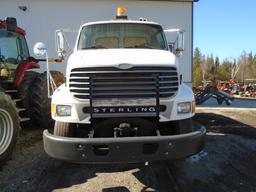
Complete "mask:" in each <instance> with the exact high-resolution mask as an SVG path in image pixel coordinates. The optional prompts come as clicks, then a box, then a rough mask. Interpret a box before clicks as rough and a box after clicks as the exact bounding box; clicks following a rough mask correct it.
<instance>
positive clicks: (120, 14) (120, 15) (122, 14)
mask: <svg viewBox="0 0 256 192" xmlns="http://www.w3.org/2000/svg"><path fill="white" fill-rule="evenodd" d="M116 19H128V17H127V14H126V8H125V7H118V8H117V14H116Z"/></svg>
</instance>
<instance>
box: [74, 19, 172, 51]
mask: <svg viewBox="0 0 256 192" xmlns="http://www.w3.org/2000/svg"><path fill="white" fill-rule="evenodd" d="M111 48H112V49H113V48H146V49H163V50H167V47H166V41H165V38H164V35H163V30H162V28H161V27H160V26H158V25H150V24H140V23H107V24H95V25H89V26H85V27H84V28H83V29H82V31H81V33H80V37H79V42H78V50H82V49H111Z"/></svg>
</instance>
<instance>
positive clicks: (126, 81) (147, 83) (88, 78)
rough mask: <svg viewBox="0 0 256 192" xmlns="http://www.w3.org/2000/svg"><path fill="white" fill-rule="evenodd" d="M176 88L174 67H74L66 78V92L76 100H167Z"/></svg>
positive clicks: (176, 75)
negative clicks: (67, 85) (154, 98)
mask: <svg viewBox="0 0 256 192" xmlns="http://www.w3.org/2000/svg"><path fill="white" fill-rule="evenodd" d="M178 86H179V80H178V74H177V70H176V68H174V67H162V68H159V67H157V68H156V67H151V68H149V67H147V68H146V67H134V68H132V69H127V70H121V69H117V68H75V69H72V71H71V74H70V79H69V89H70V92H71V93H72V94H73V96H74V97H76V98H79V99H90V98H152V97H155V96H156V95H159V96H160V98H161V97H171V96H173V95H174V94H175V93H176V92H177V91H178ZM158 90H159V93H158Z"/></svg>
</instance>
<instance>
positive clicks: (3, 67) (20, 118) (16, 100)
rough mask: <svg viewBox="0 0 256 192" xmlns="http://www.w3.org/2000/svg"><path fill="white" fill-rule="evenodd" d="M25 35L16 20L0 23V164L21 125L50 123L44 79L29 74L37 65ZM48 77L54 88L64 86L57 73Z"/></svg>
mask: <svg viewBox="0 0 256 192" xmlns="http://www.w3.org/2000/svg"><path fill="white" fill-rule="evenodd" d="M25 35H26V32H25V30H23V29H21V28H20V27H18V26H17V21H16V19H15V18H7V19H6V20H0V164H1V162H3V161H4V160H6V159H7V158H8V157H9V155H10V154H11V151H12V149H13V147H14V143H15V140H16V137H17V133H18V129H19V123H20V122H25V121H29V120H33V121H34V122H37V123H38V124H39V125H42V126H48V125H50V124H51V123H52V122H53V120H52V119H51V114H50V99H49V98H48V95H47V77H46V76H47V75H46V73H42V74H40V73H38V72H35V71H32V69H36V68H40V65H39V61H38V60H37V59H35V58H33V57H31V56H30V54H29V50H28V46H27V42H26V38H25ZM51 75H52V77H53V79H54V81H55V84H56V85H57V86H58V85H60V84H62V83H63V82H64V76H63V75H62V74H61V73H60V72H57V71H51Z"/></svg>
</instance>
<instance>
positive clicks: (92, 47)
mask: <svg viewBox="0 0 256 192" xmlns="http://www.w3.org/2000/svg"><path fill="white" fill-rule="evenodd" d="M82 49H83V50H84V49H106V47H103V46H101V45H97V46H95V45H94V46H91V47H83V48H82Z"/></svg>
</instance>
